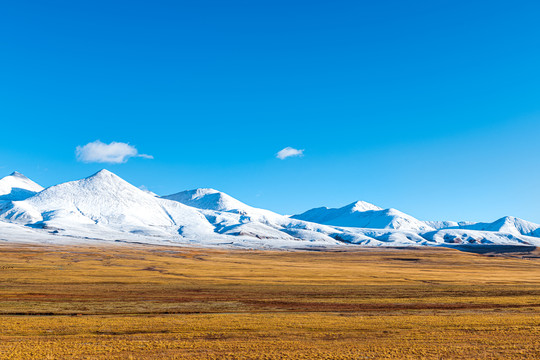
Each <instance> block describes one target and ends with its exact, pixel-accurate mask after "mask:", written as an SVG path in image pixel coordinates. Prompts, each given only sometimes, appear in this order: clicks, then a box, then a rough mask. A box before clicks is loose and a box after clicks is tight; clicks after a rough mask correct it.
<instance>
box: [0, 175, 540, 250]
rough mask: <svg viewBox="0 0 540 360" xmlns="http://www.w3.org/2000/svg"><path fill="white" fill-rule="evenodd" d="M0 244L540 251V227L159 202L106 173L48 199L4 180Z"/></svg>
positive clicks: (182, 199)
mask: <svg viewBox="0 0 540 360" xmlns="http://www.w3.org/2000/svg"><path fill="white" fill-rule="evenodd" d="M0 191H1V193H0V194H2V195H1V196H3V198H2V199H0V240H4V241H37V242H46V243H73V242H87V241H121V242H137V243H139V242H143V243H153V244H169V245H171V244H176V245H197V246H219V247H222V246H227V247H237V246H241V247H249V248H308V247H317V248H328V247H335V246H354V245H363V246H418V245H430V246H441V245H442V246H453V245H458V244H459V245H464V244H465V245H474V244H500V245H506V244H507V245H535V246H540V239H539V238H538V237H540V231H539V227H540V226H539V225H537V224H533V223H530V222H527V221H524V220H521V219H516V218H510V217H507V218H503V219H500V220H497V221H495V222H493V223H454V222H421V221H419V220H417V219H415V218H414V217H412V216H410V215H407V214H405V213H402V212H400V211H398V210H395V209H382V208H380V207H377V206H375V205H372V204H369V203H366V202H355V203H352V204H350V205H347V206H345V207H342V208H338V209H328V208H318V209H313V210H310V211H307V212H305V213H304V214H300V215H295V216H293V217H288V216H283V215H280V214H277V213H275V212H272V211H269V210H265V209H259V208H255V207H252V206H249V205H247V204H244V203H242V202H241V201H239V200H237V199H235V198H233V197H232V196H229V195H227V194H225V193H223V192H220V191H218V190H214V189H195V190H190V191H182V192H179V193H176V194H173V195H168V196H164V197H158V196H156V195H155V194H153V193H150V192H148V191H146V190H142V189H140V188H137V187H135V186H133V185H131V184H130V183H128V182H127V181H125V180H123V179H121V178H120V177H118V176H116V175H115V174H113V173H111V172H109V171H107V170H102V171H100V172H98V173H96V174H94V175H92V176H90V177H87V178H84V179H81V180H76V181H70V182H66V183H62V184H59V185H55V186H51V187H49V188H47V189H44V190H43V188H42V187H41V186H39V185H38V184H36V183H34V182H33V181H31V180H30V179H28V178H26V177H24V176H23V175H21V174H18V173H14V174H12V175H10V176H7V177H5V178H3V179H1V180H0Z"/></svg>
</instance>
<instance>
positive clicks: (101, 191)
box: [0, 170, 214, 236]
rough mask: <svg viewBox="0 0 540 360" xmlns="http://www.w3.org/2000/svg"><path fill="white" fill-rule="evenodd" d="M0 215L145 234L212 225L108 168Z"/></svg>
mask: <svg viewBox="0 0 540 360" xmlns="http://www.w3.org/2000/svg"><path fill="white" fill-rule="evenodd" d="M0 216H1V217H2V218H4V219H6V220H10V221H14V222H22V223H25V224H28V225H33V226H35V227H40V226H41V227H49V228H58V229H70V228H77V229H78V230H81V229H87V230H88V231H94V230H95V229H96V228H99V229H100V230H103V228H111V229H115V230H120V231H123V232H131V233H142V234H147V235H159V234H179V235H182V236H200V235H205V234H207V235H208V234H213V229H214V227H213V226H212V225H211V224H210V223H209V222H208V221H207V220H206V218H205V217H204V216H203V215H202V214H200V213H199V212H198V211H196V210H195V209H193V208H190V207H188V206H184V205H182V204H179V203H177V202H172V201H167V200H163V199H160V198H156V197H154V196H152V195H150V194H147V193H145V192H144V191H142V190H140V189H138V188H137V187H135V186H133V185H131V184H129V183H128V182H126V181H124V180H122V179H121V178H119V177H118V176H116V175H114V174H113V173H111V172H109V171H107V170H102V171H100V172H98V173H96V174H94V175H92V176H90V177H88V178H85V179H82V180H77V181H71V182H67V183H63V184H59V185H56V186H52V187H50V188H47V189H45V190H43V191H42V192H40V193H38V194H36V195H35V196H33V197H30V198H28V199H26V200H24V201H14V202H12V203H10V204H8V205H7V206H4V207H3V211H1V215H0ZM92 225H93V226H92Z"/></svg>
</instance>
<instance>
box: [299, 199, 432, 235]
mask: <svg viewBox="0 0 540 360" xmlns="http://www.w3.org/2000/svg"><path fill="white" fill-rule="evenodd" d="M291 218H293V219H298V220H304V221H311V222H316V223H319V224H325V225H333V226H345V227H355V228H370V229H398V230H399V229H401V230H415V231H431V230H434V228H432V227H431V226H429V225H427V224H426V223H425V222H422V221H420V220H417V219H415V218H414V217H412V216H410V215H407V214H405V213H403V212H401V211H399V210H396V209H382V208H380V207H378V206H375V205H373V204H370V203H367V202H363V201H357V202H354V203H352V204H349V205H346V206H344V207H341V208H331V209H329V208H327V207H321V208H315V209H311V210H308V211H306V212H305V213H302V214H298V215H293V216H291Z"/></svg>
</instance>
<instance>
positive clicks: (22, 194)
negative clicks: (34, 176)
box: [0, 171, 43, 201]
mask: <svg viewBox="0 0 540 360" xmlns="http://www.w3.org/2000/svg"><path fill="white" fill-rule="evenodd" d="M41 190H43V187H42V186H41V185H38V184H36V183H35V182H33V181H32V180H30V179H29V178H27V177H26V176H24V175H23V174H21V173H18V172H16V171H15V172H13V173H12V174H11V175H8V176H5V177H3V178H2V179H0V201H12V200H24V199H27V198H29V197H30V196H32V195H34V194H36V193H37V192H40V191H41Z"/></svg>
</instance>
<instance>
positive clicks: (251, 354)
mask: <svg viewBox="0 0 540 360" xmlns="http://www.w3.org/2000/svg"><path fill="white" fill-rule="evenodd" d="M0 253H1V260H0V314H3V315H0V325H1V326H0V358H1V359H48V358H49V359H64V358H75V359H95V358H103V359H120V358H122V359H129V358H133V359H163V358H178V359H287V358H290V359H293V358H294V359H363V358H365V359H381V358H382V359H384V358H388V359H452V358H454V359H464V358H466V359H510V358H516V359H517V358H520V359H521V358H523V359H538V358H540V350H539V349H540V311H539V310H540V261H538V260H534V259H532V260H522V259H518V258H504V257H486V256H480V255H473V254H467V253H461V252H457V251H452V250H445V249H424V250H392V249H372V250H360V251H354V252H346V253H342V252H331V253H322V252H259V251H217V250H212V251H210V250H208V251H207V250H194V249H178V248H165V247H163V248H156V247H148V248H147V247H120V246H118V247H117V246H108V247H104V248H90V247H63V248H61V247H50V248H46V247H25V246H19V247H16V246H12V245H3V246H0ZM405 259H406V260H405Z"/></svg>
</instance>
